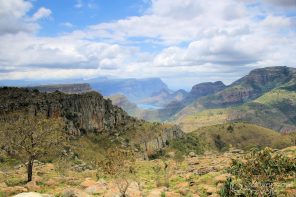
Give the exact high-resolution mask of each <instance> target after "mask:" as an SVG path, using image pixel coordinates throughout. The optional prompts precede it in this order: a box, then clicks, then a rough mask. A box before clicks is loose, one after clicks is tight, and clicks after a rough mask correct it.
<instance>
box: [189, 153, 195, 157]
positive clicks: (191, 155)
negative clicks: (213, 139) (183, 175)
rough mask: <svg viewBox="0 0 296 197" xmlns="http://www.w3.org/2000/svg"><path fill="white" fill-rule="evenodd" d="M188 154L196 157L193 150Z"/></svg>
mask: <svg viewBox="0 0 296 197" xmlns="http://www.w3.org/2000/svg"><path fill="white" fill-rule="evenodd" d="M188 156H189V157H196V154H195V152H190V153H189V154H188Z"/></svg>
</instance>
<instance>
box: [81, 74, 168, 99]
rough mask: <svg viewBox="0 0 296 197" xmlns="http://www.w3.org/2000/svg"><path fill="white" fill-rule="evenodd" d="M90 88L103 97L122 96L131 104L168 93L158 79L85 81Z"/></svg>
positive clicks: (164, 85)
mask: <svg viewBox="0 0 296 197" xmlns="http://www.w3.org/2000/svg"><path fill="white" fill-rule="evenodd" d="M86 82H87V83H89V84H90V85H91V87H92V88H93V89H94V90H96V91H98V92H100V93H102V94H103V95H104V96H111V95H115V94H123V95H125V96H126V97H127V98H128V100H130V101H132V102H135V103H137V102H139V101H140V100H142V99H144V98H147V97H150V96H151V95H152V94H153V93H155V92H159V91H162V90H166V91H169V88H168V87H167V85H166V84H165V83H164V82H163V81H162V80H161V79H160V78H146V79H103V80H101V79H100V80H96V79H92V80H88V81H86Z"/></svg>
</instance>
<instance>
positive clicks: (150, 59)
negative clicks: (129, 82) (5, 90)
mask: <svg viewBox="0 0 296 197" xmlns="http://www.w3.org/2000/svg"><path fill="white" fill-rule="evenodd" d="M267 1H268V2H269V3H272V4H273V5H276V4H278V3H279V1H274V0H265V2H267ZM5 2H8V1H5V0H0V5H1V3H2V5H3V6H4V3H5ZM9 2H10V1H9ZM11 2H14V3H16V4H17V3H19V6H14V7H17V8H18V10H15V11H14V12H15V13H14V12H12V10H13V9H12V8H11V5H10V4H9V6H8V4H7V3H6V5H5V6H6V7H5V10H6V11H0V15H1V14H2V15H3V13H4V15H5V16H9V17H11V18H13V19H14V20H15V21H16V22H17V23H18V24H19V27H21V26H22V25H23V26H24V27H27V28H28V27H31V26H30V24H31V25H32V27H31V28H29V29H30V30H31V32H34V31H33V30H34V28H36V26H38V22H37V21H38V19H41V18H44V17H48V16H50V15H51V11H50V10H48V9H46V8H40V9H39V10H38V11H37V12H36V13H35V14H33V16H32V17H31V18H30V17H29V16H28V15H27V13H28V11H29V10H30V9H31V7H32V5H31V4H30V3H28V2H25V1H22V0H11ZM281 2H282V3H281V4H282V6H284V4H285V5H288V4H289V2H290V1H281ZM284 2H285V3H284ZM293 2H294V1H293ZM82 3H83V2H82V1H77V4H76V5H77V6H76V7H79V5H80V4H81V6H82ZM290 3H291V2H290ZM250 4H251V5H250ZM264 6H265V4H264V3H257V1H246V0H239V1H238V0H223V1H215V3H213V2H210V1H208V0H198V1H197V0H175V1H171V0H151V6H150V7H149V8H148V9H147V10H146V11H145V12H143V14H142V15H141V16H130V17H127V18H124V19H120V20H117V21H113V22H109V23H100V24H95V25H92V26H89V27H87V28H85V29H80V30H75V31H73V32H70V33H68V34H63V35H61V36H56V37H38V36H36V35H34V34H30V33H24V30H23V29H17V30H15V32H18V34H5V35H4V34H3V33H2V34H3V35H1V36H0V43H1V45H2V46H1V48H0V68H1V69H0V70H1V71H0V79H4V78H5V79H9V78H14V79H16V78H24V77H25V76H26V77H27V78H33V77H46V76H45V75H44V74H42V73H44V72H45V71H46V73H47V74H48V77H52V76H55V77H63V78H65V77H75V76H85V77H90V76H98V75H111V76H115V77H123V73H124V77H151V76H158V77H162V78H163V79H165V80H166V81H168V82H170V83H171V84H172V83H173V81H174V80H175V81H176V80H177V79H182V80H184V81H188V82H189V81H190V82H191V83H196V82H201V81H208V80H221V79H222V80H224V81H226V82H230V81H232V80H235V79H237V78H238V77H240V76H241V75H242V74H246V73H247V72H248V71H249V70H250V69H252V68H257V67H265V66H274V65H287V66H295V65H296V60H295V59H293V58H291V57H293V54H295V53H296V34H295V18H293V17H291V16H290V15H285V14H282V12H278V11H277V10H272V9H270V8H268V9H265V7H264ZM290 6H293V4H290ZM12 7H13V6H12ZM9 10H10V11H9ZM2 12H3V13H2ZM1 18H3V17H1ZM1 18H0V32H9V31H7V30H6V31H4V30H3V31H2V29H5V28H6V29H8V28H7V27H5V25H4V24H2V23H1ZM33 20H35V22H33ZM64 26H68V27H72V25H71V24H68V23H65V24H64ZM10 31H11V32H12V30H10ZM20 32H21V33H20ZM27 32H30V31H29V30H28V31H27ZM0 34H1V33H0ZM143 46H144V47H143ZM146 47H150V50H147V51H146V50H145V48H146ZM153 47H156V48H157V49H158V50H156V51H153ZM151 50H152V51H153V52H151ZM16 54H17V55H16Z"/></svg>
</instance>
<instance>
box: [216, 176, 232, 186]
mask: <svg viewBox="0 0 296 197" xmlns="http://www.w3.org/2000/svg"><path fill="white" fill-rule="evenodd" d="M229 176H230V174H221V175H219V176H216V177H215V178H214V180H215V182H216V184H218V183H225V182H226V180H227V178H228V177H229Z"/></svg>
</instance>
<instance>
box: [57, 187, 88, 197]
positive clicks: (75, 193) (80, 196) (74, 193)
mask: <svg viewBox="0 0 296 197" xmlns="http://www.w3.org/2000/svg"><path fill="white" fill-rule="evenodd" d="M62 196H63V197H88V196H89V195H88V194H87V193H85V192H84V191H81V190H79V189H76V188H68V189H66V190H64V191H63V192H62Z"/></svg>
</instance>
